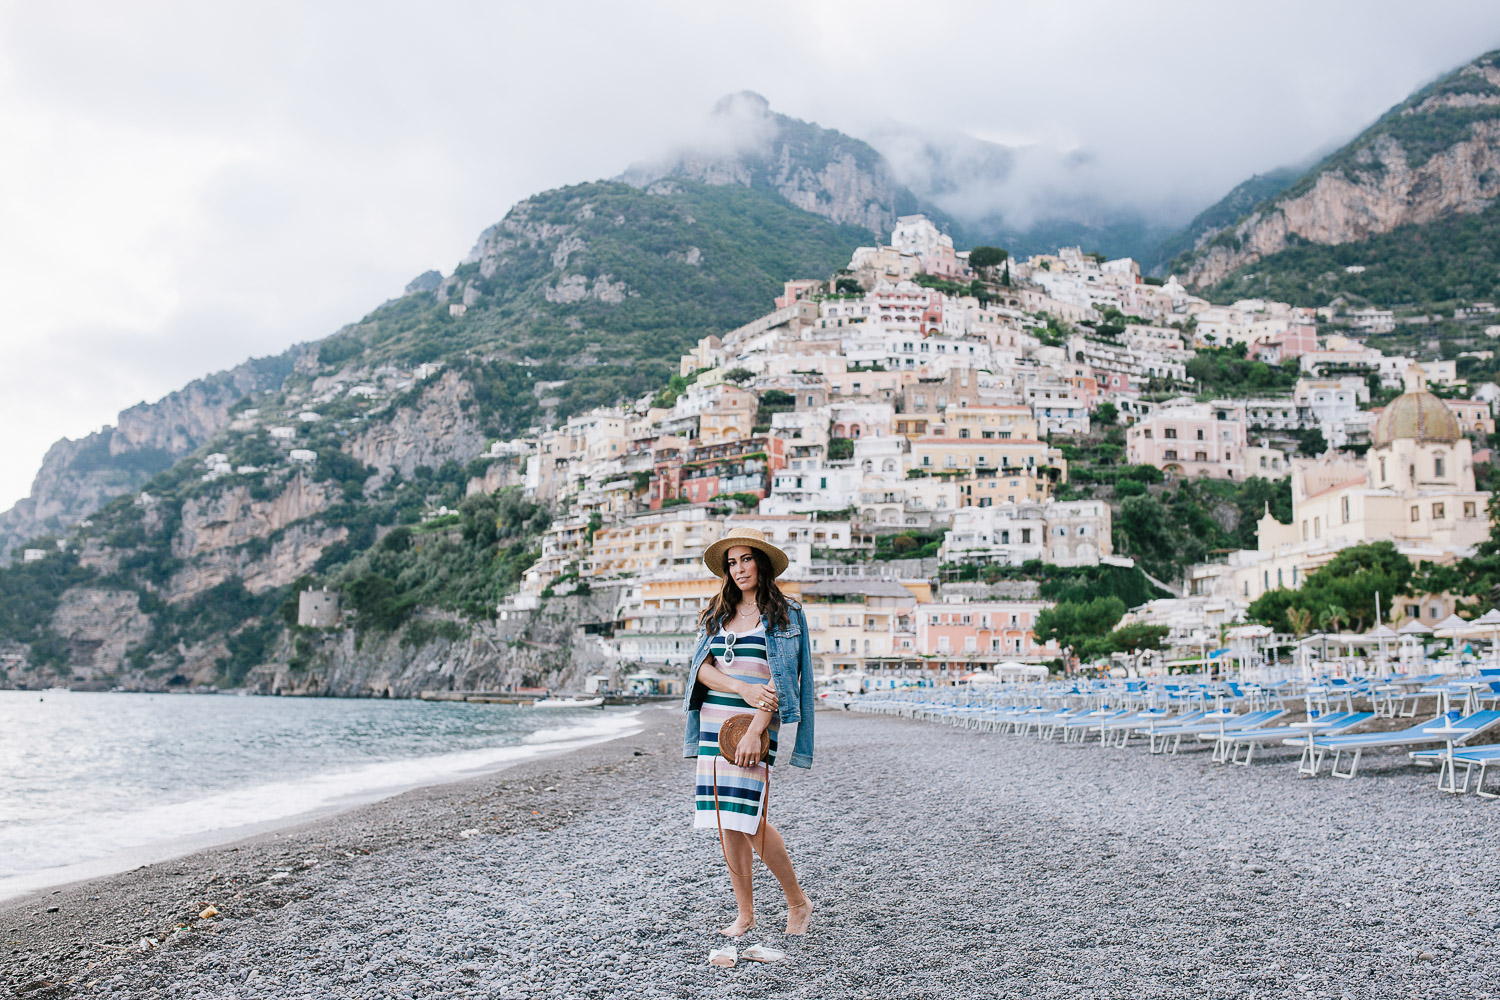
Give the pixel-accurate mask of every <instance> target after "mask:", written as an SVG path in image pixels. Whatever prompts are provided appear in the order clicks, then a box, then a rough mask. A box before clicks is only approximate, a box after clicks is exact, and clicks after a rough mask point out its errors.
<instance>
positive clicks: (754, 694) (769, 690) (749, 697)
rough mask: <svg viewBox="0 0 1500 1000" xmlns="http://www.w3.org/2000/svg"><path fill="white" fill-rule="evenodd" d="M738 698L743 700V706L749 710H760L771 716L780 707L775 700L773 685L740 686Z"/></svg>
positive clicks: (774, 687) (774, 686)
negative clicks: (745, 705) (746, 706)
mask: <svg viewBox="0 0 1500 1000" xmlns="http://www.w3.org/2000/svg"><path fill="white" fill-rule="evenodd" d="M739 696H740V697H741V698H743V699H745V704H747V705H749V706H750V707H751V708H758V709H762V710H764V711H767V712H771V713H772V714H774V713H775V712H776V709H777V708H779V707H780V703H779V702H778V701H777V700H776V685H775V684H774V683H769V682H768V683H765V684H744V685H741V687H740V690H739Z"/></svg>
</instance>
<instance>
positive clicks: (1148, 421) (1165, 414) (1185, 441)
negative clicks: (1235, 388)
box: [1125, 399, 1245, 479]
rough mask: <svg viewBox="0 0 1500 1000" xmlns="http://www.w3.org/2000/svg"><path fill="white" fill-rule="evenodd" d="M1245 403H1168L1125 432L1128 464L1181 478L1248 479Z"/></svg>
mask: <svg viewBox="0 0 1500 1000" xmlns="http://www.w3.org/2000/svg"><path fill="white" fill-rule="evenodd" d="M1244 413H1245V410H1244V406H1243V404H1229V403H1225V404H1211V403H1195V402H1192V401H1189V400H1186V399H1182V400H1176V401H1174V402H1173V403H1172V404H1167V405H1163V406H1162V407H1160V408H1159V409H1157V410H1156V412H1155V413H1153V414H1151V415H1150V416H1148V417H1143V418H1142V419H1141V420H1139V421H1138V422H1137V423H1136V424H1135V425H1134V426H1132V427H1131V428H1130V429H1129V430H1127V431H1126V432H1125V454H1126V460H1127V461H1128V462H1130V463H1131V464H1132V465H1154V466H1156V467H1157V468H1159V469H1161V470H1162V471H1164V472H1169V473H1172V474H1174V475H1180V476H1208V477H1210V478H1213V479H1243V478H1244V470H1243V465H1242V463H1243V455H1242V453H1243V452H1244V450H1245V421H1244Z"/></svg>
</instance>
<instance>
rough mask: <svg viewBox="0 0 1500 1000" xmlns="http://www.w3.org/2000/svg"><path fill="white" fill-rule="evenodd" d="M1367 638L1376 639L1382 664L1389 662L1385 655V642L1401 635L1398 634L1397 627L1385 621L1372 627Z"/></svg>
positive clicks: (1376, 646)
mask: <svg viewBox="0 0 1500 1000" xmlns="http://www.w3.org/2000/svg"><path fill="white" fill-rule="evenodd" d="M1365 638H1366V639H1374V640H1375V648H1376V649H1377V650H1379V652H1380V662H1381V663H1382V664H1385V663H1386V662H1387V660H1386V657H1385V644H1386V643H1387V642H1389V641H1390V640H1392V639H1397V638H1400V636H1399V635H1398V634H1397V632H1396V630H1395V629H1393V628H1391V627H1390V626H1389V625H1387V624H1385V623H1384V622H1381V623H1380V624H1379V625H1376V626H1375V627H1374V628H1372V629H1370V631H1368V632H1366V633H1365Z"/></svg>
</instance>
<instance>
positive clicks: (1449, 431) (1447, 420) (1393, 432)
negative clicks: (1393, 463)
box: [1373, 392, 1463, 445]
mask: <svg viewBox="0 0 1500 1000" xmlns="http://www.w3.org/2000/svg"><path fill="white" fill-rule="evenodd" d="M1373 437H1374V440H1375V444H1377V445H1382V444H1389V443H1390V442H1392V441H1394V440H1395V439H1396V438H1408V439H1413V440H1416V441H1430V442H1433V443H1439V442H1441V443H1445V444H1451V443H1452V442H1454V441H1457V440H1458V439H1459V438H1461V437H1463V430H1462V429H1461V428H1460V427H1459V426H1458V418H1457V417H1455V416H1454V415H1453V411H1452V410H1450V409H1448V406H1447V404H1446V403H1444V402H1443V401H1442V400H1441V399H1438V398H1437V397H1436V396H1434V395H1433V394H1432V393H1430V392H1408V393H1404V394H1402V395H1400V396H1397V397H1396V398H1395V399H1393V400H1391V403H1390V405H1389V406H1387V407H1386V408H1385V409H1384V410H1382V411H1381V414H1380V416H1379V418H1377V419H1376V421H1375V430H1374V432H1373Z"/></svg>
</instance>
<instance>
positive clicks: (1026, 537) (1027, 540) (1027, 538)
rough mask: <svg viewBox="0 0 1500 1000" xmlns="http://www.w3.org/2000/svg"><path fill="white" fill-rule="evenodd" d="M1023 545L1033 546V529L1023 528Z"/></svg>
mask: <svg viewBox="0 0 1500 1000" xmlns="http://www.w3.org/2000/svg"><path fill="white" fill-rule="evenodd" d="M1021 544H1022V545H1030V544H1031V529H1030V528H1022V529H1021Z"/></svg>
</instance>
